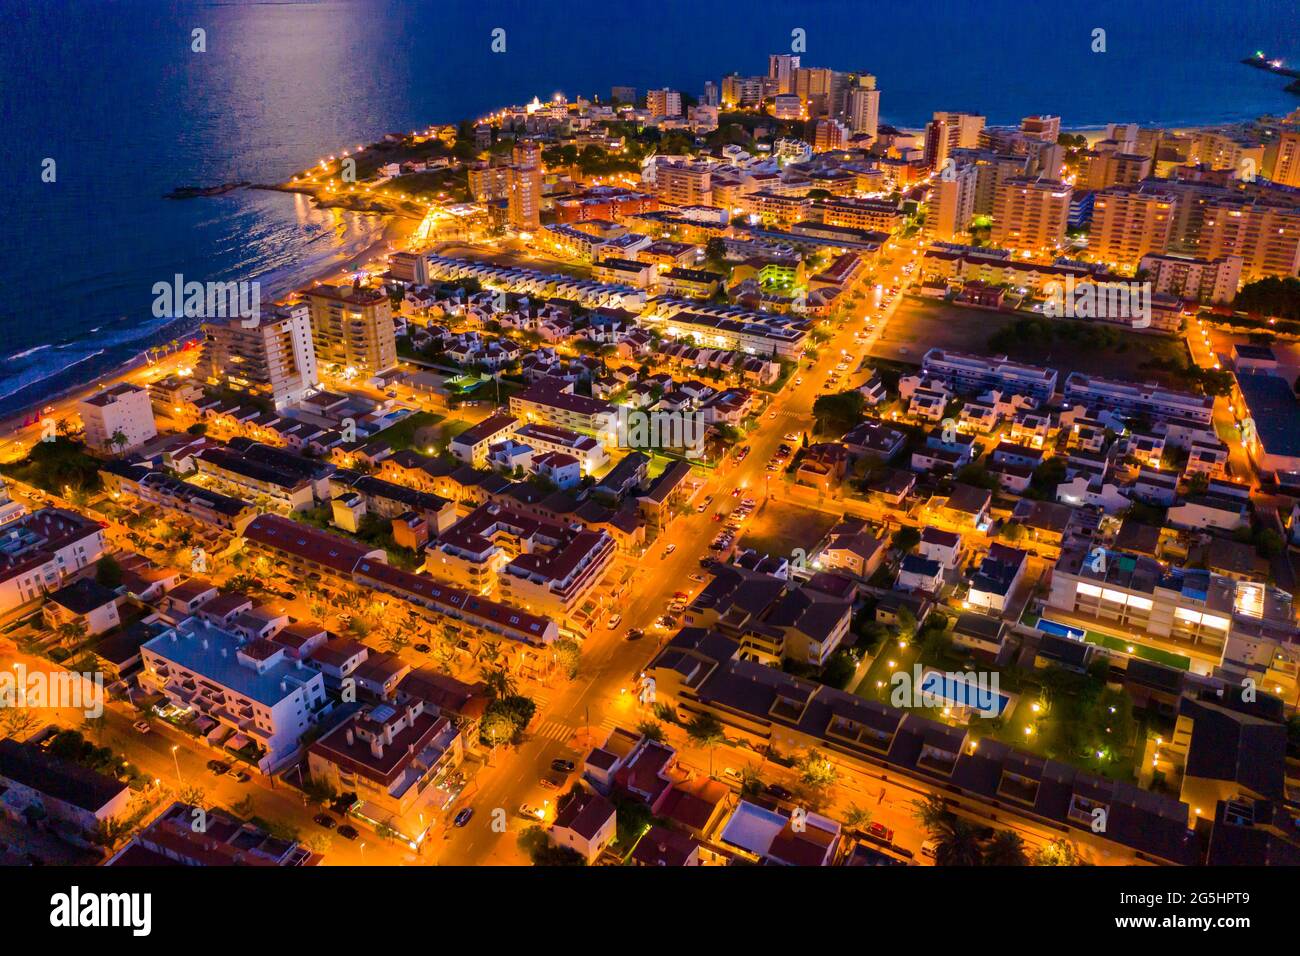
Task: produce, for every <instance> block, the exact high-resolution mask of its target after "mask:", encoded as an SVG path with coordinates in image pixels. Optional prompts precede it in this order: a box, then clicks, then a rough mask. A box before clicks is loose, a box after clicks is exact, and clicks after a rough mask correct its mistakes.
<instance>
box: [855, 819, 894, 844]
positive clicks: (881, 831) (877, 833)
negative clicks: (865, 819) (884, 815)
mask: <svg viewBox="0 0 1300 956" xmlns="http://www.w3.org/2000/svg"><path fill="white" fill-rule="evenodd" d="M862 835H863V836H865V837H866V838H867V839H868V840H874V841H875V842H876V843H893V842H894V831H893V830H891V829H889V827H887V826H885V825H884V824H883V823H871V824H868V826H867V828H866V829H865V830H864V831H863V832H862Z"/></svg>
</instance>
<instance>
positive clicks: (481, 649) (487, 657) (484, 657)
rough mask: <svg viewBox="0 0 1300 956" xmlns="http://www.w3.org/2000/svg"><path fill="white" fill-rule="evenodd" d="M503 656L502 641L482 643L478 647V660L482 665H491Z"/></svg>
mask: <svg viewBox="0 0 1300 956" xmlns="http://www.w3.org/2000/svg"><path fill="white" fill-rule="evenodd" d="M500 656H501V642H500V641H482V642H480V643H479V646H478V654H477V659H478V661H479V663H481V664H491V663H492V662H493V661H495V660H496V659H497V658H498V657H500Z"/></svg>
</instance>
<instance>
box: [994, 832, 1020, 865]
mask: <svg viewBox="0 0 1300 956" xmlns="http://www.w3.org/2000/svg"><path fill="white" fill-rule="evenodd" d="M984 864H985V865H986V866H1028V865H1029V857H1028V856H1027V855H1026V853H1025V841H1024V840H1023V839H1021V837H1020V834H1019V833H1016V832H1014V831H1012V830H999V831H998V832H997V833H995V834H993V837H992V839H990V840H989V841H988V843H986V844H985V846H984Z"/></svg>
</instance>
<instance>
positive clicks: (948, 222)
mask: <svg viewBox="0 0 1300 956" xmlns="http://www.w3.org/2000/svg"><path fill="white" fill-rule="evenodd" d="M978 181H979V171H978V170H977V169H976V167H975V166H973V165H967V166H958V167H957V169H956V170H954V171H953V172H952V174H951V175H944V176H939V177H937V178H936V179H935V180H934V182H933V183H931V186H930V201H929V207H928V208H927V209H926V213H925V232H926V235H927V236H929V237H930V238H931V239H933V240H936V241H939V242H951V241H953V240H954V239H956V238H957V236H958V234H960V233H962V232H965V231H966V228H967V226H968V225H970V221H971V218H972V217H973V216H974V215H975V187H976V184H977V183H978Z"/></svg>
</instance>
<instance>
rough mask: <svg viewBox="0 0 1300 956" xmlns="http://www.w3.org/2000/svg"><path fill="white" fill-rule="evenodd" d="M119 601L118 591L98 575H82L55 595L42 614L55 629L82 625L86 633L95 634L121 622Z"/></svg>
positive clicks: (88, 634) (47, 624)
mask: <svg viewBox="0 0 1300 956" xmlns="http://www.w3.org/2000/svg"><path fill="white" fill-rule="evenodd" d="M117 602H118V597H117V594H116V593H115V592H113V591H111V590H109V589H108V588H106V587H104V586H103V585H102V584H99V583H98V582H96V581H95V579H94V578H79V579H78V580H76V581H73V582H72V583H71V584H65V585H64V586H63V587H61V588H59V589H58V590H57V591H55V592H54V593H53V594H51V595H50V597H49V600H48V601H46V602H45V606H44V607H43V608H42V609H41V616H42V619H43V620H44V622H45V626H46V627H48V628H49V629H50V630H52V631H57V630H58V629H59V628H60V627H63V626H65V625H80V626H81V627H82V628H84V634H85V636H87V637H94V636H95V635H97V634H103V633H104V632H105V631H108V630H111V629H112V628H114V627H117V625H118V624H119V623H120V622H121V617H120V616H119V615H118V610H117Z"/></svg>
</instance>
